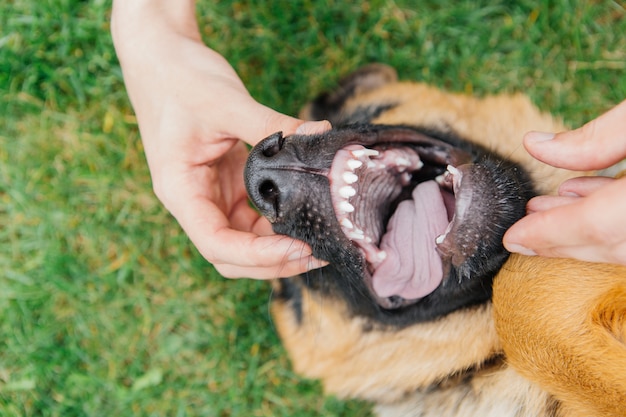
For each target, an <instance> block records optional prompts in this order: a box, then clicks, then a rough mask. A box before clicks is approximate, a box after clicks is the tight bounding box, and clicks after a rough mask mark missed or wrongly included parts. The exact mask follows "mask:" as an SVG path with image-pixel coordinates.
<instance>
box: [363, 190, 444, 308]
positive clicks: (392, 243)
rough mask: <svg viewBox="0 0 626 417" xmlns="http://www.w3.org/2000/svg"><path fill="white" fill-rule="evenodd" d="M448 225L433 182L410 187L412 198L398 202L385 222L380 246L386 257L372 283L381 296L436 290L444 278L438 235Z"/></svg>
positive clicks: (416, 295)
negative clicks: (437, 240)
mask: <svg viewBox="0 0 626 417" xmlns="http://www.w3.org/2000/svg"><path fill="white" fill-rule="evenodd" d="M447 226H448V215H447V212H446V206H445V204H444V201H443V197H442V195H441V191H440V189H439V185H437V183H436V182H435V181H426V182H423V183H421V184H419V185H418V186H417V187H416V188H415V189H414V190H413V200H405V201H403V202H402V203H400V204H399V205H398V208H397V210H396V212H395V213H394V215H393V216H392V217H391V220H390V221H389V223H388V225H387V233H386V234H385V235H384V236H383V238H382V242H381V244H380V248H381V249H382V250H384V251H385V252H386V253H387V258H386V259H385V260H384V261H383V262H382V263H381V264H380V265H378V267H377V268H376V270H375V271H374V276H373V278H372V286H373V288H374V291H375V292H376V294H377V295H378V296H380V297H391V296H393V295H398V296H401V297H402V298H404V299H407V300H411V299H416V298H421V297H424V296H426V295H428V294H430V293H431V292H433V291H434V290H435V288H437V287H438V286H439V284H440V283H441V280H442V279H443V269H442V264H441V258H440V257H439V255H438V254H437V251H436V250H435V246H436V243H435V240H436V239H437V236H439V235H441V234H443V233H444V231H445V230H446V227H447Z"/></svg>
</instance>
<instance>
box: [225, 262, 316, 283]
mask: <svg viewBox="0 0 626 417" xmlns="http://www.w3.org/2000/svg"><path fill="white" fill-rule="evenodd" d="M326 265H328V262H325V261H321V260H319V259H316V258H314V257H313V256H306V257H302V258H299V259H296V260H293V261H284V262H282V263H280V264H278V265H274V266H270V267H258V266H255V267H242V266H238V265H232V264H213V266H214V267H215V269H216V270H217V272H219V273H220V274H221V275H222V276H224V277H226V278H257V279H274V278H286V277H292V276H295V275H300V274H304V273H306V272H308V271H311V270H313V269H317V268H321V267H323V266H326Z"/></svg>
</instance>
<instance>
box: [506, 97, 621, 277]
mask: <svg viewBox="0 0 626 417" xmlns="http://www.w3.org/2000/svg"><path fill="white" fill-rule="evenodd" d="M524 146H525V147H526V149H527V150H528V152H529V153H530V154H531V155H532V156H533V157H535V158H537V159H539V160H540V161H543V162H545V163H547V164H550V165H553V166H556V167H561V168H567V169H572V170H579V171H587V170H597V169H604V168H608V167H610V166H611V165H613V164H615V163H617V162H620V161H621V160H623V159H625V158H626V101H623V102H621V103H620V104H618V105H617V106H615V107H614V108H612V109H610V110H609V111H608V112H606V113H604V114H602V115H601V116H599V117H598V118H596V119H594V120H592V121H590V122H589V123H587V124H585V125H584V126H583V127H581V128H579V129H576V130H572V131H568V132H561V133H557V134H552V133H545V132H530V133H528V134H527V135H526V136H525V137H524ZM527 208H528V215H527V216H526V217H524V218H522V219H521V220H520V221H518V222H517V223H516V224H514V225H513V226H512V227H511V228H510V229H509V230H508V231H507V233H506V234H505V236H504V245H505V247H506V248H507V249H508V250H509V251H511V252H518V253H521V254H526V255H541V256H548V257H561V258H576V259H580V260H583V261H590V262H605V263H617V264H622V265H626V218H625V217H624V213H626V177H622V178H618V179H615V178H608V177H580V178H574V179H571V180H568V181H565V182H564V183H563V184H561V186H560V187H559V190H558V195H556V196H539V197H536V198H534V199H532V200H530V202H529V203H528V207H527Z"/></svg>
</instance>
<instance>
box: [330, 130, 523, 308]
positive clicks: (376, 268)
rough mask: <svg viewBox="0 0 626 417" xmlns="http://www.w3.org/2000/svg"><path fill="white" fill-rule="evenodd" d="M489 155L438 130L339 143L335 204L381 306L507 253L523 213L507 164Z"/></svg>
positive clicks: (402, 302)
mask: <svg viewBox="0 0 626 417" xmlns="http://www.w3.org/2000/svg"><path fill="white" fill-rule="evenodd" d="M482 162H484V163H480V162H479V163H475V162H473V161H471V158H470V155H469V154H468V153H466V152H465V151H464V150H461V149H459V148H454V147H451V146H450V145H449V144H447V143H443V142H442V143H437V141H436V140H433V141H431V143H429V144H428V145H425V144H424V143H420V144H415V143H410V142H392V141H381V142H379V143H375V144H359V143H350V144H348V145H347V146H344V147H343V148H342V149H340V150H339V151H338V152H337V153H336V155H335V158H334V159H333V163H332V167H331V170H330V173H329V182H330V194H331V199H332V203H333V208H334V211H335V215H336V217H337V221H338V222H339V224H340V226H341V230H342V231H343V233H344V235H345V236H346V238H347V239H349V240H350V241H351V242H352V244H353V245H354V246H355V247H356V248H358V251H359V252H360V254H361V257H362V259H363V263H364V268H363V269H364V277H363V279H364V281H365V285H366V286H367V288H368V290H369V292H370V295H371V296H372V298H373V299H374V300H375V301H376V303H377V304H378V305H379V306H380V307H382V308H384V309H389V310H392V309H398V308H402V307H406V306H410V305H412V304H415V303H417V302H418V301H420V300H421V299H423V298H424V297H426V296H428V295H429V294H431V293H432V292H434V291H435V290H436V289H437V288H439V287H440V286H441V285H442V284H443V283H444V282H445V281H447V280H449V279H457V280H462V279H465V278H469V277H465V276H464V275H466V274H465V272H464V271H466V270H472V268H475V267H476V265H475V264H476V263H477V261H478V264H480V263H481V262H480V260H481V259H484V258H488V257H493V256H494V255H496V256H499V257H501V258H502V257H503V254H505V250H504V248H503V246H502V243H501V239H502V235H503V234H504V231H505V230H506V228H508V227H509V226H510V225H511V224H512V222H513V221H514V220H516V219H517V218H519V217H520V215H521V214H520V213H519V210H518V212H517V213H510V211H511V210H510V209H508V208H507V205H509V204H510V202H511V201H510V200H511V199H512V198H513V199H515V198H516V196H518V195H519V188H518V184H516V181H511V180H510V179H507V178H506V177H507V174H506V173H505V175H503V172H502V171H504V168H503V167H502V166H501V164H497V163H491V162H489V160H488V159H485V160H484V161H482ZM509 174H511V173H509ZM514 174H515V173H513V175H512V176H513V177H514V176H515V175H514ZM517 203H518V204H517V205H516V207H519V206H520V205H519V202H517ZM521 203H522V207H523V204H524V202H521ZM474 272H476V271H475V270H474ZM477 275H478V274H477Z"/></svg>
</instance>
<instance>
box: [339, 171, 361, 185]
mask: <svg viewBox="0 0 626 417" xmlns="http://www.w3.org/2000/svg"><path fill="white" fill-rule="evenodd" d="M343 180H344V181H345V182H346V183H347V184H354V183H355V182H357V181H358V180H359V177H358V176H357V175H356V174H354V173H352V172H349V171H346V172H344V173H343Z"/></svg>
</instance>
